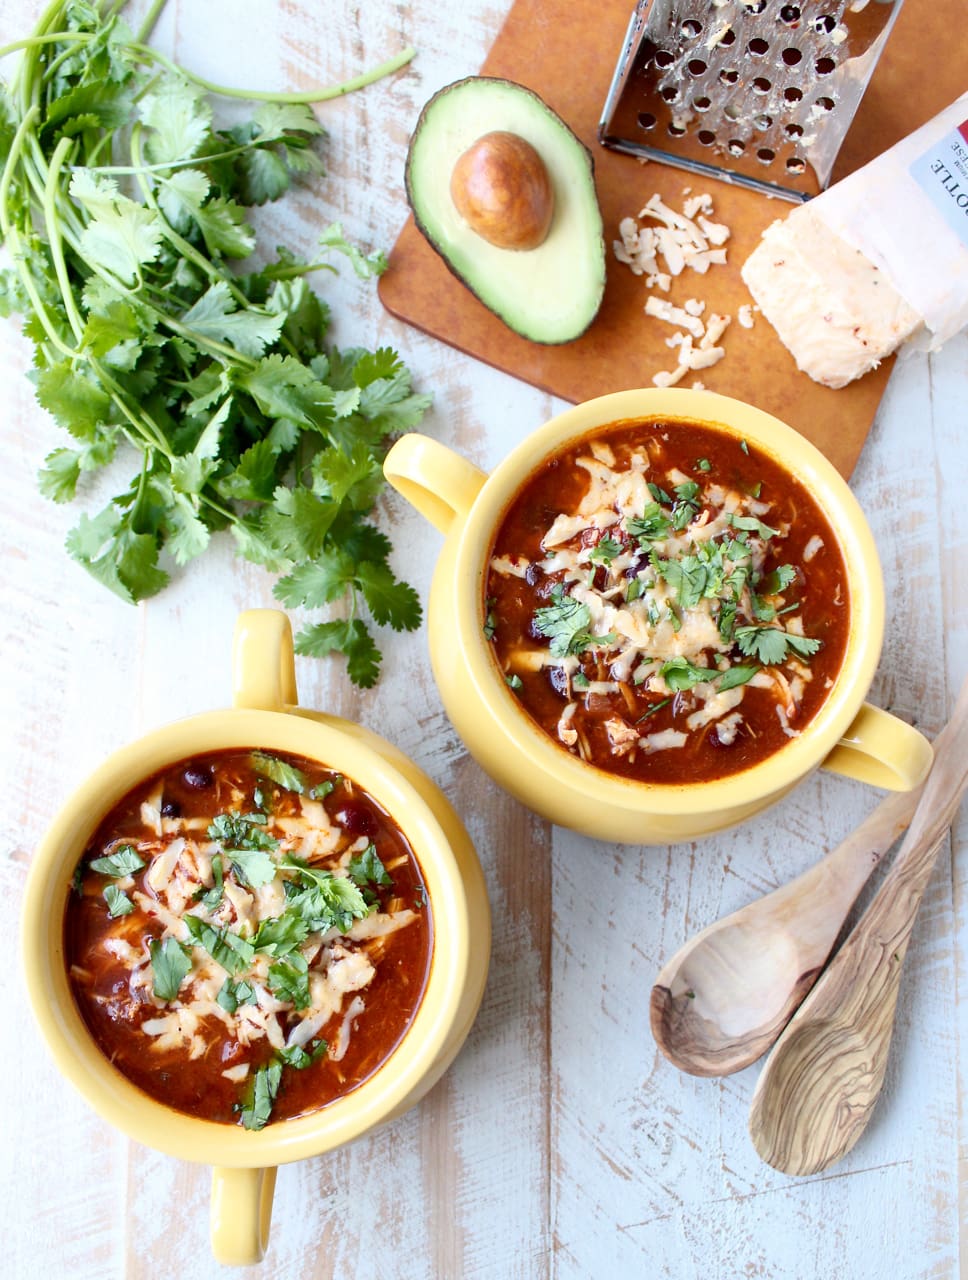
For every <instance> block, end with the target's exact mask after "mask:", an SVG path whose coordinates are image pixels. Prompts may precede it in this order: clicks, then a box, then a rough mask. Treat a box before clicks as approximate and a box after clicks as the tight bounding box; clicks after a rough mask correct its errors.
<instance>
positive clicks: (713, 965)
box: [649, 739, 940, 1076]
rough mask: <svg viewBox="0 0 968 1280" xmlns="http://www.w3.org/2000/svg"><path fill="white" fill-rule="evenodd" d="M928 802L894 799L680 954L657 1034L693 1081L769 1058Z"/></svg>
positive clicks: (672, 965) (653, 1014) (656, 1013)
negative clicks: (851, 914)
mask: <svg viewBox="0 0 968 1280" xmlns="http://www.w3.org/2000/svg"><path fill="white" fill-rule="evenodd" d="M939 742H940V739H939ZM919 795H920V790H918V791H913V792H905V793H903V794H895V795H891V796H889V797H888V798H887V799H886V800H883V801H882V802H881V803H880V804H879V805H878V806H877V808H876V809H875V810H874V811H873V813H871V815H870V816H869V817H868V818H867V819H865V821H864V822H862V823H861V825H860V826H859V827H858V828H857V829H856V831H854V832H852V833H851V835H849V836H848V837H847V839H846V840H844V842H843V843H842V844H840V845H838V846H837V848H836V849H834V850H833V851H832V852H831V853H829V854H827V856H826V857H825V858H823V859H822V860H821V861H820V862H818V863H817V864H816V865H815V866H813V867H811V868H810V870H809V871H806V872H804V874H803V875H802V876H800V877H798V879H796V880H793V881H791V882H790V884H787V885H784V886H783V887H782V888H780V889H776V890H775V891H774V892H773V893H769V894H767V895H766V896H765V897H762V898H758V899H757V900H756V901H755V902H751V903H749V904H748V905H747V906H745V907H741V908H740V910H739V911H734V912H733V913H732V915H728V916H724V917H723V919H722V920H717V921H716V923H715V924H711V925H709V927H708V928H706V929H703V930H702V932H701V933H698V934H696V936H695V937H694V938H692V939H690V941H689V942H687V943H686V944H685V946H683V947H681V948H680V949H679V950H678V951H677V952H676V954H675V955H674V956H673V957H672V958H671V959H670V960H669V961H668V962H667V963H666V964H665V965H664V967H663V968H662V969H661V970H660V972H659V975H658V977H657V978H656V981H655V985H654V986H653V988H652V997H651V1000H650V1004H649V1019H650V1022H651V1024H652V1034H653V1035H654V1036H655V1040H656V1043H657V1044H658V1046H659V1048H660V1049H661V1050H662V1052H663V1053H664V1054H665V1055H666V1057H667V1058H668V1059H669V1061H670V1062H672V1063H674V1064H675V1066H677V1067H679V1069H680V1070H682V1071H688V1072H689V1073H690V1074H691V1075H695V1076H726V1075H730V1074H731V1073H732V1072H734V1071H740V1070H741V1069H742V1068H743V1067H748V1066H749V1065H750V1063H751V1062H755V1061H756V1059H757V1058H759V1057H761V1056H762V1055H763V1054H764V1053H765V1052H766V1051H767V1049H768V1048H769V1047H770V1045H771V1044H773V1042H774V1040H776V1038H777V1036H778V1035H779V1034H780V1032H781V1031H782V1030H783V1028H784V1027H785V1026H786V1024H787V1022H788V1020H789V1018H790V1016H791V1014H792V1013H793V1011H794V1009H796V1007H797V1005H798V1004H799V1003H800V1001H801V1000H802V999H803V997H804V996H805V995H806V993H807V992H808V991H809V990H810V987H811V986H812V985H813V983H814V982H815V980H816V978H817V975H818V974H819V972H820V970H821V968H822V967H823V965H824V963H825V961H826V959H827V957H828V956H829V955H830V951H831V949H832V947H833V945H834V942H835V941H836V939H837V936H838V934H839V933H840V931H841V928H842V927H843V923H844V919H845V917H846V916H847V913H848V911H849V910H850V908H851V906H852V904H853V902H854V901H855V899H856V897H857V895H858V893H860V891H861V889H862V888H863V886H864V884H865V883H866V881H867V879H868V877H869V876H870V874H871V872H872V871H873V870H874V868H875V867H876V866H877V864H878V863H879V862H880V860H881V858H882V857H883V855H884V854H885V853H886V852H887V850H888V849H890V848H891V846H892V845H893V844H894V841H895V840H896V839H897V838H898V836H899V835H900V834H901V832H902V831H903V830H904V829H905V827H906V826H907V825H908V823H909V822H910V821H911V818H912V816H913V814H914V810H915V808H916V807H917V802H918V797H919Z"/></svg>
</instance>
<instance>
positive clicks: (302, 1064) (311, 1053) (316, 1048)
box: [277, 1040, 329, 1071]
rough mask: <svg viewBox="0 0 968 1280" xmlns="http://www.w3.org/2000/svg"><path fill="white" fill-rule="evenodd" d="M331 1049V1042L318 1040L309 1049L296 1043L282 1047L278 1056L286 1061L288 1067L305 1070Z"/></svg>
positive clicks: (281, 1060) (282, 1060) (280, 1059)
mask: <svg viewBox="0 0 968 1280" xmlns="http://www.w3.org/2000/svg"><path fill="white" fill-rule="evenodd" d="M328 1051H329V1044H328V1043H327V1041H325V1040H317V1041H316V1043H315V1044H314V1045H313V1046H312V1048H311V1049H309V1050H308V1051H307V1050H306V1049H304V1048H303V1047H302V1045H298V1044H294V1045H293V1046H292V1048H288V1049H280V1050H279V1052H278V1055H277V1056H278V1058H279V1061H280V1062H284V1063H285V1064H286V1066H287V1067H294V1068H295V1069H296V1070H297V1071H303V1070H305V1068H306V1067H311V1066H312V1064H313V1063H314V1062H318V1061H319V1059H320V1058H321V1057H322V1056H323V1054H325V1053H327V1052H328Z"/></svg>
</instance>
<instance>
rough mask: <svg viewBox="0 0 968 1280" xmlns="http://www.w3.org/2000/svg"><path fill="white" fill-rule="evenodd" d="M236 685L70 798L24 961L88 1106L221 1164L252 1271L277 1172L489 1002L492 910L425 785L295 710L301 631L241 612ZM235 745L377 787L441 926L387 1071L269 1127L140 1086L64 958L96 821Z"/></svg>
mask: <svg viewBox="0 0 968 1280" xmlns="http://www.w3.org/2000/svg"><path fill="white" fill-rule="evenodd" d="M233 684H234V708H233V709H231V710H226V711H215V712H211V713H208V714H205V715H200V716H195V717H193V718H191V719H188V720H182V721H179V722H177V723H175V724H171V725H168V726H166V727H165V728H163V729H160V730H158V731H157V732H155V733H151V734H149V735H148V736H146V737H144V738H141V739H140V740H138V741H137V742H134V743H132V744H131V745H130V746H127V747H125V748H124V749H123V750H121V751H119V752H117V753H116V754H115V755H113V756H111V757H110V758H109V759H108V760H106V761H105V762H104V763H103V764H102V765H101V766H100V768H98V769H97V770H96V771H95V772H94V773H93V774H92V775H91V776H90V777H89V778H88V780H87V781H86V782H84V783H83V784H82V785H81V786H80V787H79V788H78V789H77V790H76V791H75V792H74V794H73V795H72V796H71V797H70V798H69V799H68V801H67V802H66V804H65V805H64V806H63V808H62V809H61V811H60V813H59V814H58V815H57V817H56V818H55V820H54V822H53V825H52V826H51V828H50V830H49V831H48V833H47V835H46V837H45V838H44V840H43V842H42V844H41V846H40V848H39V849H38V850H37V854H36V856H35V858H34V861H33V864H32V866H31V871H30V875H29V878H28V882H27V890H26V897H25V900H24V908H23V958H24V969H25V974H26V980H27V988H28V992H29V996H30V1001H31V1004H32V1006H33V1010H34V1014H35V1016H36V1018H37V1021H38V1022H39V1024H40V1028H41V1031H42V1032H43V1035H44V1037H45V1039H46V1041H47V1044H48V1046H49V1047H50V1049H51V1051H52V1053H53V1055H54V1059H55V1061H56V1063H57V1066H58V1067H59V1068H60V1070H61V1071H62V1072H63V1074H64V1075H65V1076H66V1077H67V1078H68V1080H70V1081H71V1083H72V1084H74V1085H75V1086H76V1087H77V1088H78V1089H79V1090H80V1092H81V1093H82V1094H83V1096H84V1097H85V1099H86V1100H87V1101H88V1103H89V1104H90V1105H91V1106H92V1107H93V1108H94V1109H95V1110H96V1111H97V1112H99V1113H100V1114H101V1115H102V1116H103V1117H104V1118H105V1119H106V1120H108V1121H110V1122H111V1123H112V1124H114V1125H116V1126H117V1127H118V1128H119V1129H120V1130H122V1131H123V1132H124V1133H126V1134H127V1135H128V1136H129V1137H131V1138H135V1139H137V1140H138V1141H139V1142H143V1143H145V1144H146V1145H148V1146H152V1147H156V1148H157V1149H158V1150H159V1151H164V1152H166V1153H168V1154H169V1155H173V1156H178V1157H181V1158H182V1159H185V1160H192V1161H199V1162H202V1163H205V1164H211V1165H213V1166H214V1168H213V1181H212V1201H211V1226H212V1247H213V1250H214V1253H215V1256H216V1257H217V1259H218V1260H219V1261H220V1262H223V1263H229V1264H239V1265H241V1264H247V1263H253V1262H258V1261H259V1260H260V1259H261V1258H262V1256H263V1254H264V1252H265V1248H266V1245H267V1243H268V1237H269V1220H270V1215H271V1211H272V1195H273V1189H274V1183H275V1173H276V1166H277V1165H279V1164H283V1163H286V1162H288V1161H291V1160H301V1159H304V1158H305V1157H307V1156H314V1155H318V1154H320V1153H321V1152H325V1151H329V1150H331V1149H332V1148H334V1147H337V1146H340V1145H342V1144H344V1143H347V1142H351V1141H352V1140H353V1139H355V1138H358V1137H359V1136H360V1135H361V1134H364V1133H366V1132H367V1131H369V1130H371V1129H373V1128H374V1127H376V1126H378V1125H381V1124H383V1123H384V1122H385V1121H388V1120H391V1119H393V1118H394V1117H396V1116H399V1115H400V1114H401V1113H402V1112H403V1111H405V1110H407V1108H409V1107H411V1106H413V1104H414V1103H416V1102H417V1101H418V1100H419V1099H420V1098H421V1097H422V1096H423V1094H425V1093H426V1092H427V1090H428V1089H429V1088H430V1087H431V1086H432V1085H433V1084H434V1083H435V1081H436V1080H437V1079H438V1078H439V1077H440V1076H441V1074H442V1073H443V1072H444V1070H445V1069H446V1068H447V1066H448V1065H449V1064H450V1062H451V1061H452V1060H453V1058H454V1057H455V1055H456V1054H457V1051H458V1050H459V1048H460V1047H461V1045H462V1044H463V1042H464V1040H465V1038H466V1036H467V1033H468V1032H469V1030H470V1028H471V1024H472V1022H473V1020H474V1016H475V1014H476V1012H477V1009H478V1006H479V1004H480V1000H481V996H482V994H483V990H484V982H485V978H486V975H487V967H488V957H489V949H490V912H489V907H488V899H487V892H486V888H485V884H484V877H483V874H482V871H481V867H480V863H479V862H478V859H477V855H476V853H475V852H474V849H473V846H472V845H471V842H470V840H469V838H468V836H467V834H466V832H465V831H464V828H463V826H462V825H461V823H460V821H459V820H458V818H457V816H456V814H455V813H454V811H453V809H452V808H451V806H450V805H449V804H448V802H447V801H446V799H445V798H444V796H443V795H442V794H441V792H440V791H439V790H438V789H437V788H436V787H435V786H434V785H433V784H432V783H431V782H430V780H429V779H428V778H427V777H426V776H425V775H424V774H423V773H421V771H420V770H419V769H417V767H416V766H415V765H414V764H413V763H412V762H411V761H410V760H408V759H407V758H406V757H405V756H404V755H403V754H402V753H401V752H399V751H398V750H397V749H396V748H394V747H392V746H391V745H390V744H389V743H387V742H385V741H384V740H383V739H382V738H379V737H377V736H376V735H375V734H373V733H371V732H369V731H368V730H366V729H363V728H361V727H360V726H358V725H355V724H352V723H350V722H348V721H346V720H340V719H337V718H335V717H333V716H327V715H322V714H319V713H316V712H311V711H306V710H303V709H300V708H299V707H298V706H296V685H295V671H294V665H293V650H292V633H291V630H290V627H289V621H288V619H287V618H286V616H285V614H282V613H280V612H278V611H277V610H272V609H267V610H253V611H250V612H248V613H244V614H242V615H241V616H240V618H239V620H238V624H237V626H236V633H235V650H234V661H233ZM239 747H260V748H264V749H266V750H269V751H272V750H278V751H287V752H294V753H297V754H299V755H303V756H307V757H310V758H311V759H313V760H317V761H320V762H321V763H323V764H325V765H327V766H329V767H330V768H332V769H334V770H337V771H339V772H341V773H344V774H346V775H347V776H348V777H351V778H353V779H354V780H355V781H356V782H358V783H359V784H360V785H361V786H362V787H363V788H364V789H365V790H366V791H368V792H369V793H370V795H371V796H373V798H374V799H375V800H377V801H378V803H379V804H380V805H382V806H383V808H384V809H385V810H386V811H387V812H388V813H389V814H390V816H391V817H392V818H393V819H394V821H395V822H396V824H397V825H398V827H399V828H400V829H401V830H402V831H403V833H404V834H405V835H406V837H407V839H408V841H409V842H410V846H411V848H412V849H413V852H414V854H415V855H416V858H417V861H418V863H419V865H420V869H421V872H422V873H423V878H424V883H425V885H426V888H427V895H428V898H429V901H430V907H431V913H432V919H433V928H434V939H433V954H432V959H431V965H430V973H429V976H428V979H427V985H426V989H425V992H424V996H423V999H422V1001H421V1003H420V1005H419V1006H418V1009H417V1012H416V1014H415V1015H414V1018H413V1021H412V1022H411V1024H410V1026H409V1028H408V1030H407V1031H406V1033H405V1035H404V1037H403V1039H402V1040H401V1042H400V1043H399V1045H398V1046H397V1048H396V1049H395V1050H394V1051H393V1053H392V1054H391V1055H390V1057H389V1058H387V1060H386V1061H385V1062H384V1064H383V1065H382V1066H381V1067H380V1068H379V1069H378V1070H377V1071H376V1073H375V1074H374V1075H372V1076H370V1077H369V1078H368V1079H366V1080H365V1081H364V1082H363V1083H362V1084H360V1085H359V1086H358V1087H357V1088H356V1089H355V1090H353V1091H352V1092H350V1093H348V1094H346V1095H345V1096H344V1097H342V1098H339V1099H337V1100H336V1101H334V1102H332V1103H330V1104H328V1105H327V1106H325V1107H322V1108H321V1109H320V1110H318V1111H315V1112H312V1113H311V1114H309V1115H306V1116H302V1117H300V1118H297V1119H291V1120H282V1121H278V1122H275V1123H270V1124H269V1125H267V1126H266V1127H265V1128H264V1129H261V1130H259V1131H249V1130H246V1129H243V1128H241V1127H237V1126H235V1125H227V1124H218V1123H214V1122H210V1121H205V1120H197V1119H193V1118H192V1117H190V1116H188V1115H185V1114H183V1113H181V1112H177V1111H174V1110H171V1109H170V1108H168V1107H166V1106H164V1105H163V1104H162V1103H160V1102H157V1101H155V1100H154V1099H152V1098H150V1097H149V1096H148V1095H147V1094H145V1093H142V1092H141V1090H140V1089H138V1088H136V1087H135V1086H134V1085H133V1084H131V1083H130V1081H128V1080H127V1079H126V1078H125V1077H124V1076H123V1075H121V1074H120V1072H118V1071H117V1070H116V1069H115V1068H114V1067H113V1066H112V1065H111V1064H110V1062H109V1061H108V1060H107V1058H106V1057H104V1056H103V1055H102V1053H101V1051H100V1050H99V1049H98V1047H97V1045H96V1044H95V1043H94V1041H93V1039H92V1038H91V1035H90V1033H89V1032H88V1030H87V1027H86V1026H85V1024H84V1023H83V1021H82V1020H81V1017H80V1015H79V1013H78V1011H77V1008H76V1006H75V1004H74V1000H73V998H72V996H71V991H70V987H69V985H68V977H67V973H66V970H65V962H64V911H65V905H66V902H67V897H68V893H69V891H70V885H71V876H72V874H73V871H74V868H75V866H76V864H77V862H78V859H79V858H80V857H81V856H82V854H83V853H84V850H85V848H86V846H87V843H88V841H89V840H90V838H91V836H92V835H93V833H94V831H95V829H96V827H97V826H98V824H99V822H100V821H101V820H102V819H103V818H104V817H105V816H106V814H107V813H108V812H109V811H110V810H111V808H112V807H113V806H114V805H115V804H116V803H117V802H118V801H119V800H120V799H121V798H122V797H123V796H124V795H125V794H126V792H128V791H129V790H130V789H131V787H133V786H134V785H135V784H137V783H138V782H139V781H141V780H142V779H143V778H145V777H147V776H149V775H150V774H152V773H154V772H155V771H156V770H158V769H161V768H163V767H164V766H166V765H168V764H172V763H174V762H177V761H179V760H182V759H184V758H186V757H188V756H191V755H194V754H196V753H198V754H200V753H202V752H206V751H214V750H219V749H222V748H229V749H230V748H239ZM188 1069H190V1066H189V1068H188Z"/></svg>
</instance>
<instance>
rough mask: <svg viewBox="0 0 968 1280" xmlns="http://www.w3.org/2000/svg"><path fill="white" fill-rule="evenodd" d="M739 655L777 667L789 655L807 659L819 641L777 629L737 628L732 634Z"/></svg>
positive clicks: (816, 648) (766, 627) (818, 644)
mask: <svg viewBox="0 0 968 1280" xmlns="http://www.w3.org/2000/svg"><path fill="white" fill-rule="evenodd" d="M734 635H735V639H736V643H737V645H738V646H739V651H740V653H743V654H745V655H746V656H747V657H750V658H756V660H757V661H758V662H761V663H762V664H763V665H764V666H778V665H779V664H780V663H781V662H785V661H786V660H787V658H788V657H789V655H790V653H791V652H792V653H795V654H797V655H798V656H799V657H801V658H809V657H811V656H812V655H813V654H814V653H816V652H817V650H818V649H819V648H820V641H819V640H811V639H809V638H808V637H806V636H798V635H794V634H793V633H792V632H789V631H783V630H781V629H780V628H779V627H769V626H764V627H737V628H736V631H735V633H734Z"/></svg>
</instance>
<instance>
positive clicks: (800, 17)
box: [598, 0, 903, 201]
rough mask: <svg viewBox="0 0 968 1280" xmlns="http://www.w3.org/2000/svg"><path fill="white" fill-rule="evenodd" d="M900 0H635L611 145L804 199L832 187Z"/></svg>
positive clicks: (616, 90)
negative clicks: (840, 153) (793, 0)
mask: <svg viewBox="0 0 968 1280" xmlns="http://www.w3.org/2000/svg"><path fill="white" fill-rule="evenodd" d="M902 3H903V0H799V2H798V3H796V4H791V3H788V2H787V0H639V3H638V4H637V5H636V8H635V12H634V13H633V15H632V20H631V22H630V24H629V28H628V32H627V34H626V38H625V43H624V46H623V48H622V52H621V55H620V57H619V60H618V65H617V66H616V68H615V75H614V76H613V78H612V84H611V87H610V89H609V92H608V98H607V99H606V102H605V107H604V110H603V113H602V119H601V122H600V124H599V129H598V138H599V141H600V142H601V143H603V144H604V145H605V146H607V147H613V148H615V149H616V150H619V151H628V152H631V153H632V154H633V155H639V156H646V157H649V158H651V159H654V160H662V161H664V162H665V163H667V164H674V165H678V166H679V167H681V168H683V169H688V170H690V171H691V172H693V173H699V174H703V175H706V176H710V177H714V178H720V179H724V180H725V181H727V182H734V183H738V184H740V185H742V186H745V187H752V188H754V189H755V190H758V191H763V192H767V193H769V194H771V195H776V196H782V197H783V198H785V199H787V200H794V201H799V200H807V199H809V198H810V196H814V195H817V194H818V193H819V192H820V191H822V190H824V188H825V187H826V186H827V185H828V183H829V181H830V175H831V171H832V170H833V166H834V161H835V160H836V158H837V152H838V151H839V150H840V145H841V143H842V142H843V139H844V137H845V135H846V133H847V130H848V128H849V127H850V122H851V120H852V119H853V118H854V113H855V111H856V110H857V107H858V105H859V103H860V100H861V97H862V96H863V93H864V90H865V89H866V88H867V84H868V82H869V81H870V78H871V75H872V74H873V71H874V67H875V66H876V64H877V59H878V58H879V57H880V54H881V50H882V49H883V47H884V44H885V43H886V41H887V38H888V35H889V34H890V31H891V27H892V26H893V25H894V20H895V19H896V17H897V15H898V12H899V11H900V8H901V4H902Z"/></svg>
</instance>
